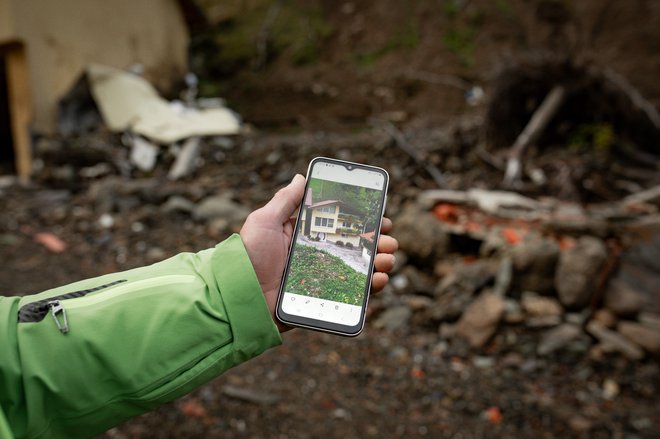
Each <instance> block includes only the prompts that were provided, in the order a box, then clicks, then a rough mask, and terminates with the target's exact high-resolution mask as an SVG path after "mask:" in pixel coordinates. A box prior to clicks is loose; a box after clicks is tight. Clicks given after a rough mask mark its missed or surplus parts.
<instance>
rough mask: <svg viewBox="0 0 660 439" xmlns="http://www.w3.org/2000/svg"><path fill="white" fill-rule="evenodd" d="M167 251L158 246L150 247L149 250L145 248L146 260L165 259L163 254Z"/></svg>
mask: <svg viewBox="0 0 660 439" xmlns="http://www.w3.org/2000/svg"><path fill="white" fill-rule="evenodd" d="M166 255H167V253H165V250H163V249H162V248H160V247H151V248H150V249H149V250H147V260H148V261H149V262H159V261H162V260H163V259H165V256H166Z"/></svg>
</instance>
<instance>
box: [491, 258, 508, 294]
mask: <svg viewBox="0 0 660 439" xmlns="http://www.w3.org/2000/svg"><path fill="white" fill-rule="evenodd" d="M512 280H513V260H512V259H511V257H510V256H505V257H503V258H502V260H501V261H500V266H499V267H498V268H497V274H496V275H495V286H494V287H493V290H494V292H495V294H499V295H500V296H506V293H507V292H508V291H509V288H511V281H512Z"/></svg>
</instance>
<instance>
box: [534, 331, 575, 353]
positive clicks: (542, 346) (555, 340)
mask: <svg viewBox="0 0 660 439" xmlns="http://www.w3.org/2000/svg"><path fill="white" fill-rule="evenodd" d="M580 334H582V329H580V327H579V326H577V325H574V324H572V323H564V324H562V325H559V326H557V327H556V328H552V329H550V330H548V331H547V332H545V333H544V334H543V336H542V337H541V341H540V342H539V344H538V347H537V348H536V352H537V353H538V354H539V355H548V354H551V353H553V352H555V351H557V350H560V349H562V348H564V347H566V346H567V345H568V344H569V343H570V342H571V341H573V340H575V339H576V338H577V337H578V336H580Z"/></svg>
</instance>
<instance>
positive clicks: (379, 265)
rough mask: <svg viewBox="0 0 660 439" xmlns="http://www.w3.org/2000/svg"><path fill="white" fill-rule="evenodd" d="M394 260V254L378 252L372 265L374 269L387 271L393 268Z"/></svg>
mask: <svg viewBox="0 0 660 439" xmlns="http://www.w3.org/2000/svg"><path fill="white" fill-rule="evenodd" d="M395 261H396V259H395V257H394V255H390V254H387V253H379V254H377V255H376V260H375V262H374V267H375V268H376V271H379V272H381V273H389V272H390V271H392V268H394V262H395Z"/></svg>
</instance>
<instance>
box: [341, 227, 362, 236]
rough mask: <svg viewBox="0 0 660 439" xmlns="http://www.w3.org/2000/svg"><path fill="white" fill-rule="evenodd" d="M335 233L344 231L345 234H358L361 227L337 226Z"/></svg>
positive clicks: (360, 231)
mask: <svg viewBox="0 0 660 439" xmlns="http://www.w3.org/2000/svg"><path fill="white" fill-rule="evenodd" d="M337 233H345V234H346V235H359V234H360V233H362V229H357V228H354V227H337Z"/></svg>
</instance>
